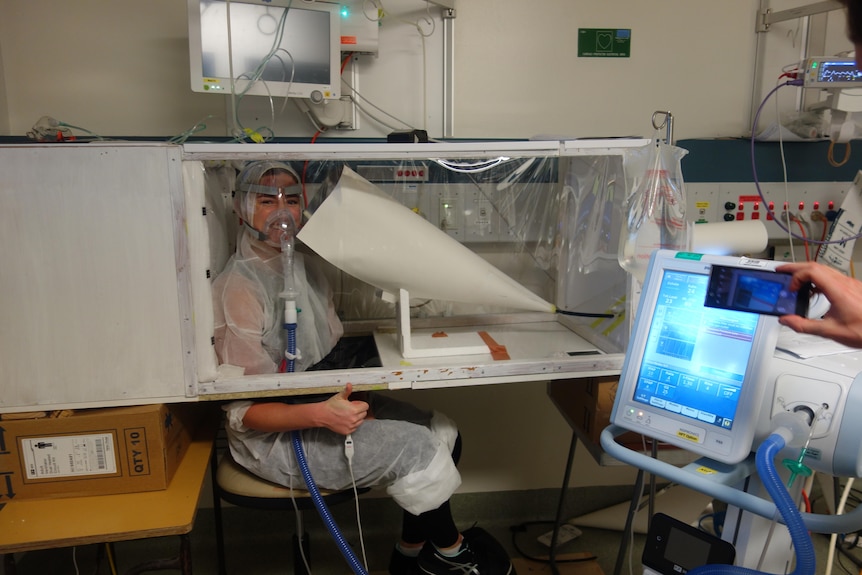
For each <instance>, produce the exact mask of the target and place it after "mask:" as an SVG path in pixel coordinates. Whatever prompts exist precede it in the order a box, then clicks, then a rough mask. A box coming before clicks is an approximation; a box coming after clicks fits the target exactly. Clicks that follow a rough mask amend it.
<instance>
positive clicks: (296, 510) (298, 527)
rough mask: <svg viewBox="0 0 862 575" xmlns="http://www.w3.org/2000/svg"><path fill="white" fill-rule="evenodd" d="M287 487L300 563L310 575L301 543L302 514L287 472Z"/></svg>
mask: <svg viewBox="0 0 862 575" xmlns="http://www.w3.org/2000/svg"><path fill="white" fill-rule="evenodd" d="M298 463H299V462H297V465H298ZM287 488H288V489H290V502H291V503H292V504H293V516H294V517H295V518H296V539H297V540H298V541H299V556H300V557H301V558H302V564H303V565H305V572H306V573H307V574H308V575H311V565H309V564H308V557H306V556H305V548H304V547H303V545H302V543H303V540H302V539H303V538H302V532H303V525H302V515H301V514H300V513H301V512H300V511H299V506H298V505H297V504H296V497H294V495H293V475H290V474H288V476H287Z"/></svg>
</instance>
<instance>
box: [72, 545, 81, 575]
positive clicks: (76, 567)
mask: <svg viewBox="0 0 862 575" xmlns="http://www.w3.org/2000/svg"><path fill="white" fill-rule="evenodd" d="M77 550H78V548H77V547H72V565H74V566H75V575H79V574H80V573H81V572H80V571H79V570H78V558H77V557H75V552H76V551H77Z"/></svg>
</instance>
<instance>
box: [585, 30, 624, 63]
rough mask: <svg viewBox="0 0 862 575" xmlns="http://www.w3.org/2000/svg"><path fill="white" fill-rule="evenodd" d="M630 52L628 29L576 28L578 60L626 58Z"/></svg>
mask: <svg viewBox="0 0 862 575" xmlns="http://www.w3.org/2000/svg"><path fill="white" fill-rule="evenodd" d="M631 52H632V31H631V29H630V28H578V57H579V58H628V57H629V56H630V55H631Z"/></svg>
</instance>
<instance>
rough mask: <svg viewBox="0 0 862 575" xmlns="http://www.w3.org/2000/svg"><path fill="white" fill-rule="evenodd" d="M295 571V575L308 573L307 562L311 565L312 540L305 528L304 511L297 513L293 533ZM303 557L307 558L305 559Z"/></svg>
mask: <svg viewBox="0 0 862 575" xmlns="http://www.w3.org/2000/svg"><path fill="white" fill-rule="evenodd" d="M292 540H293V573H294V575H302V574H303V573H308V572H309V569H307V568H306V564H308V566H309V567H310V566H311V541H310V539H309V537H308V532H307V531H306V530H305V523H304V522H303V520H302V511H297V513H296V531H295V532H294V534H293V538H292ZM303 557H305V559H304V560H303Z"/></svg>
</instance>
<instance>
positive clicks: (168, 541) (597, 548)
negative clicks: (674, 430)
mask: <svg viewBox="0 0 862 575" xmlns="http://www.w3.org/2000/svg"><path fill="white" fill-rule="evenodd" d="M630 494H631V490H630V488H625V487H610V488H603V487H595V488H580V489H572V490H570V491H569V493H568V495H567V505H566V508H565V516H566V517H573V516H576V515H581V514H583V513H586V512H589V511H593V510H596V509H601V508H604V507H606V506H608V505H612V504H614V503H618V502H620V501H627V500H628V499H629V497H630ZM557 501H558V491H557V490H552V489H548V490H537V491H530V492H517V493H493V494H469V495H456V496H455V497H454V498H453V501H452V505H453V510H454V511H455V515H456V521H457V522H458V524H459V526H460V527H462V528H467V527H470V526H471V525H473V524H478V525H479V526H481V527H484V528H485V529H486V530H488V531H489V532H490V533H492V534H493V535H494V536H495V537H496V538H497V539H498V540H499V541H500V542H501V543H502V544H503V546H504V547H505V548H506V549H507V550H508V551H509V553H510V555H511V556H512V557H522V556H524V554H526V555H530V556H541V555H545V556H546V555H547V551H548V550H547V547H544V546H542V545H541V544H539V543H538V542H537V541H536V538H537V537H538V536H539V535H541V534H543V533H545V532H547V531H549V530H550V528H551V525H550V523H548V522H546V521H547V520H549V519H551V518H553V516H554V514H555V512H556V506H557ZM360 510H361V520H362V531H363V533H364V544H365V550H366V555H367V559H368V569H369V572H371V573H372V574H375V575H376V573H384V572H385V571H386V566H387V563H388V560H389V553H390V551H391V549H392V545H393V543H394V541H395V540H396V538H397V534H398V530H399V525H400V519H399V518H400V512H399V510H398V508H397V507H396V506H395V504H394V503H393V502H391V501H390V500H388V499H386V498H379V497H376V498H368V497H367V496H364V497H363V498H362V499H361V500H360ZM332 513H333V516H334V518H335V520H336V522H337V524H338V525H339V527H340V529H341V531H342V532H343V534H344V537H345V539H346V540H347V541H348V542H349V543H350V545H351V546H352V547H353V548H354V549H356V552H357V554H358V555H359V556H360V557H361V551H360V544H359V537H358V529H357V522H356V514H355V507H354V506H353V504H352V503H346V504H342V505H339V506H337V507H335V508H333V509H332ZM224 516H225V518H224V525H225V540H226V545H227V552H226V555H227V557H226V563H227V572H228V573H229V574H237V575H238V574H242V575H274V574H276V573H293V557H292V555H293V554H292V550H291V534H292V533H294V531H295V523H294V518H293V514H292V513H287V512H270V511H253V510H248V509H242V508H237V507H228V508H226V509H225V511H224ZM305 518H306V528H307V531H308V532H309V534H310V539H311V554H310V555H311V567H312V572H313V573H317V574H325V575H328V574H335V575H342V574H343V575H347V574H349V573H350V569H349V567H348V566H347V563H346V562H345V560H344V558H343V556H342V555H341V553H340V551H339V550H338V547H337V546H336V545H335V543H333V541H332V539H331V537H330V536H329V534H328V532H327V530H326V529H325V528H324V526H323V523H322V521H321V520H320V519H319V517H318V516H317V514H316V512H314V511H308V512H306V513H305ZM583 531H584V533H583V535H581V536H580V537H578V538H577V539H574V540H573V541H570V542H568V543H566V544H565V545H563V546H561V547H560V548H559V550H558V552H557V553H558V555H561V556H565V554H569V553H588V554H592V555H594V556H595V557H596V561H597V563H598V565H599V567H600V568H601V571H602V572H603V573H604V574H605V575H613V574H614V572H615V567H616V563H617V555H618V551H619V549H620V543H621V537H622V536H621V533H620V532H619V531H612V530H603V529H584V530H583ZM813 539H814V542H815V549H816V552H817V563H818V570H817V572H818V574H822V573H824V571H825V562H826V556H827V551H828V538H827V537H826V536H823V535H814V537H813ZM178 544H179V539H178V538H176V537H166V538H160V539H149V540H137V541H129V542H122V543H117V544H115V545H114V547H113V556H114V558H115V564H116V567H117V573H125V572H127V571H128V570H130V569H131V568H132V567H133V566H135V565H137V564H139V563H140V562H142V561H146V560H150V559H153V558H159V557H168V556H171V555H174V554H175V553H176V552H177V550H178ZM629 547H630V548H631V549H632V553H630V554H629V555H628V556H627V558H626V560H625V561H623V563H622V569H621V570H620V573H621V574H622V575H631V574H633V575H639V574H640V573H641V572H642V569H641V567H640V554H641V552H642V548H643V536H640V535H636V536H635V537H634V542H633V545H630V546H629ZM191 548H192V557H193V559H192V561H193V567H194V573H196V574H215V573H217V572H218V569H217V560H216V556H217V554H216V543H215V527H214V519H213V510H212V509H211V508H207V507H204V508H202V509H201V510H200V511H199V513H198V517H197V519H196V522H195V528H194V530H193V531H192V534H191ZM102 549H104V547H103V548H102ZM98 551H99V549H98V547H97V546H85V547H79V548H77V549H74V550H73V549H71V548H65V549H54V550H46V551H38V552H30V553H24V554H18V555H16V557H15V559H16V565H17V573H18V574H19V575H30V574H33V575H36V574H38V575H46V574H48V575H54V574H56V575H65V574H70V575H76V574H78V573H80V574H89V573H96V572H97V571H96V565H97V562H96V557H97V553H98ZM860 555H862V554H860ZM562 567H563V568H565V569H566V571H564V573H574V571H569V570H568V569H569V568H570V567H573V566H569V565H563V566H562ZM162 572H163V573H168V572H169V571H162ZM170 572H174V573H176V572H177V571H170ZM98 573H107V574H110V573H111V570H110V568H109V564H108V563H107V562H106V561H104V560H102V562H101V565H100V569H99V571H98ZM832 573H834V574H836V575H841V574H843V573H852V574H853V575H856V574H857V573H859V567H857V566H856V565H854V564H853V563H852V561H851V560H850V559H849V558H841V559H839V560H836V563H835V565H834V567H833V570H832ZM6 575H8V574H6ZM521 575H527V574H525V573H523V572H522V573H521Z"/></svg>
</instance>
